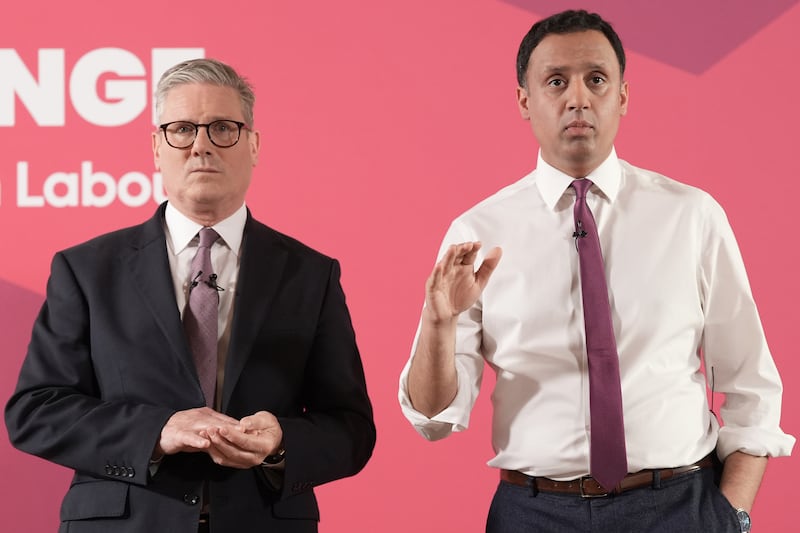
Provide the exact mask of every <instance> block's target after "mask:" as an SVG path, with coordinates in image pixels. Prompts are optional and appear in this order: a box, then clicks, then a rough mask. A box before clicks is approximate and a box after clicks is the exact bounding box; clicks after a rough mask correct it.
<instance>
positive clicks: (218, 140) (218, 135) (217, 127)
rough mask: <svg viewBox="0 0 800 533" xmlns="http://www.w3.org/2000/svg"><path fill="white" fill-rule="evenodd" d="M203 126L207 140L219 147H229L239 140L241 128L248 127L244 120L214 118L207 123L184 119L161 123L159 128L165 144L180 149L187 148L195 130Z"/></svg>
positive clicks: (191, 142)
mask: <svg viewBox="0 0 800 533" xmlns="http://www.w3.org/2000/svg"><path fill="white" fill-rule="evenodd" d="M199 128H205V129H206V132H207V133H208V138H209V140H210V141H211V142H212V143H213V144H214V146H218V147H220V148H230V147H231V146H233V145H234V144H236V143H238V142H239V137H240V136H241V135H242V128H244V129H249V128H248V127H247V125H246V124H245V123H244V122H237V121H235V120H215V121H213V122H209V123H208V124H195V123H194V122H187V121H185V120H177V121H175V122H167V123H166V124H161V125H160V126H159V129H161V130H162V131H163V132H164V139H166V140H167V144H168V145H170V146H172V147H173V148H178V149H180V150H182V149H185V148H189V147H190V146H191V145H193V144H194V140H195V139H196V138H197V130H198V129H199Z"/></svg>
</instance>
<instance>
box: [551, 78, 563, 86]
mask: <svg viewBox="0 0 800 533" xmlns="http://www.w3.org/2000/svg"><path fill="white" fill-rule="evenodd" d="M548 85H550V86H551V87H561V86H563V85H564V80H559V79H555V80H550V82H549V83H548Z"/></svg>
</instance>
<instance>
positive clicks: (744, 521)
mask: <svg viewBox="0 0 800 533" xmlns="http://www.w3.org/2000/svg"><path fill="white" fill-rule="evenodd" d="M736 518H738V519H739V527H740V528H741V531H742V533H750V526H751V525H752V523H751V522H750V515H749V514H747V511H745V510H744V509H736Z"/></svg>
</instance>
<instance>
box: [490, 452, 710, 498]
mask: <svg viewBox="0 0 800 533" xmlns="http://www.w3.org/2000/svg"><path fill="white" fill-rule="evenodd" d="M712 466H714V462H713V460H712V459H711V456H708V457H705V458H703V459H700V460H699V461H697V462H696V463H694V464H691V465H688V466H679V467H678V468H662V469H657V470H642V471H640V472H636V473H634V474H628V475H627V476H625V477H624V478H622V481H620V482H619V485H617V486H616V487H614V490H611V491H607V490H606V489H604V488H603V487H602V485H600V483H598V482H597V480H595V479H594V478H593V477H590V476H586V477H582V478H578V479H571V480H569V481H556V480H554V479H550V478H546V477H532V476H528V475H525V474H523V473H522V472H517V471H516V470H500V479H502V480H503V481H506V482H508V483H511V484H513V485H518V486H520V487H526V488H530V489H531V490H534V491H542V492H554V493H557V494H572V495H575V496H581V497H583V498H597V497H602V496H608V495H609V494H619V493H621V492H625V491H628V490H633V489H639V488H642V487H647V486H652V484H653V480H654V479H660V480H661V481H665V480H667V479H670V478H673V477H675V476H680V475H681V474H688V473H689V472H694V471H696V470H700V469H701V468H711V467H712Z"/></svg>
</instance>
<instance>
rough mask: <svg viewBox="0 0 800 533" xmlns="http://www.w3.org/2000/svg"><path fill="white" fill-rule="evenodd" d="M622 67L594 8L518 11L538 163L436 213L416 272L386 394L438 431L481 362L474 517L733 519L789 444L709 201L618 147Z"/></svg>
mask: <svg viewBox="0 0 800 533" xmlns="http://www.w3.org/2000/svg"><path fill="white" fill-rule="evenodd" d="M624 69H625V54H624V51H623V48H622V44H621V42H620V39H619V37H618V36H617V35H616V33H615V32H614V30H613V29H612V27H611V26H610V25H609V24H608V23H607V22H605V21H604V20H603V19H602V18H601V17H600V16H598V15H596V14H590V13H587V12H585V11H567V12H563V13H559V14H557V15H553V16H552V17H549V18H547V19H545V20H542V21H540V22H538V23H536V24H535V25H534V26H533V27H532V28H531V30H530V32H529V33H528V34H527V35H526V36H525V38H524V40H523V41H522V44H521V46H520V51H519V56H518V60H517V74H518V81H519V87H518V88H517V100H518V104H519V110H520V113H521V115H522V117H523V118H524V119H525V120H528V121H530V123H531V127H532V129H533V132H534V135H535V136H536V138H537V139H538V141H539V145H540V151H539V158H538V164H537V168H536V170H534V171H533V172H531V173H530V174H529V175H528V176H526V177H524V178H523V179H522V180H520V181H518V182H516V183H514V184H512V185H510V186H508V187H506V188H504V189H502V190H501V191H499V192H498V193H496V194H494V195H493V196H491V197H489V198H487V199H485V200H484V201H482V202H480V203H479V204H478V205H476V206H474V207H473V208H471V209H469V210H468V211H467V212H466V213H464V214H463V215H461V216H460V217H458V218H457V219H456V220H455V221H454V222H453V223H452V225H451V227H450V229H449V231H448V232H447V235H446V236H445V238H444V242H443V244H442V248H441V250H440V253H439V261H438V262H437V264H436V266H435V267H434V269H433V272H432V274H431V275H430V277H429V278H428V280H427V283H426V298H425V307H424V309H423V312H422V317H421V321H420V326H419V330H418V332H417V338H416V339H415V343H414V347H413V349H412V356H411V358H410V360H409V362H408V364H407V365H406V368H405V369H404V371H403V373H402V376H401V378H400V403H401V406H402V409H403V412H404V414H405V415H406V417H407V418H408V419H409V420H410V421H411V422H412V424H413V425H414V427H415V428H416V429H417V431H418V432H419V433H421V434H422V435H423V436H425V437H426V438H427V439H430V440H436V439H441V438H444V437H446V436H448V435H449V434H451V433H452V432H454V431H463V430H464V429H466V427H467V425H468V423H469V414H470V411H471V409H472V406H473V405H474V402H475V399H476V396H477V394H478V391H479V389H480V383H481V379H482V374H483V369H484V364H485V363H488V365H489V366H490V367H491V368H492V369H493V370H494V371H495V373H496V376H497V379H496V384H495V387H494V392H493V394H492V401H493V406H494V413H493V417H494V421H493V426H492V428H493V433H492V444H493V447H494V450H495V454H496V455H495V457H494V458H492V459H491V460H490V461H489V465H490V466H492V467H495V468H497V469H498V470H499V471H500V478H501V482H500V485H499V486H498V488H497V491H496V493H495V497H494V499H493V501H492V505H491V508H490V510H489V517H488V522H487V531H488V532H490V533H512V532H513V533H516V532H520V531H526V532H527V531H543V532H547V533H558V532H565V533H567V532H568V533H574V532H578V531H586V532H589V531H603V532H607V531H637V532H638V531H642V532H645V531H646V532H665V533H667V532H703V533H708V532H733V531H749V520H750V519H749V515H748V513H749V511H750V509H751V507H752V504H753V501H754V499H755V496H756V492H757V490H758V487H759V483H760V481H761V478H762V476H763V473H764V469H765V467H766V462H767V457H768V456H782V455H789V453H790V452H791V449H792V447H793V445H794V438H793V437H791V436H789V435H786V434H784V433H783V431H781V429H780V427H779V421H780V406H781V394H782V385H781V381H780V377H779V375H778V372H777V370H776V368H775V364H774V362H773V360H772V356H771V354H770V352H769V350H768V348H767V344H766V341H765V339H764V334H763V330H762V327H761V324H760V319H759V316H758V312H757V310H756V306H755V303H754V301H753V297H752V294H751V291H750V288H749V285H748V281H747V277H746V274H745V270H744V265H743V262H742V259H741V256H740V254H739V250H738V247H737V244H736V241H735V239H734V236H733V233H732V231H731V228H730V226H729V224H728V221H727V219H726V217H725V214H724V212H723V210H722V208H721V207H720V206H719V205H718V204H717V203H716V202H715V201H714V200H713V199H712V198H711V197H710V196H709V195H708V194H706V193H704V192H702V191H700V190H698V189H696V188H694V187H690V186H688V185H684V184H681V183H679V182H676V181H674V180H672V179H669V178H667V177H665V176H662V175H660V174H657V173H655V172H651V171H647V170H643V169H640V168H637V167H634V166H632V165H630V164H629V163H627V162H625V161H622V160H620V159H618V158H617V155H616V152H615V149H614V138H615V137H616V134H617V130H618V127H619V122H620V119H621V117H622V116H623V115H624V114H625V113H626V111H627V107H628V83H627V81H625V79H624V77H623V73H624ZM483 245H487V246H485V247H484V246H483ZM501 247H502V248H501ZM487 249H488V251H485V250H487ZM501 255H502V261H501ZM478 265H479V266H478ZM476 267H477V269H476ZM701 354H702V356H701ZM702 363H705V368H706V369H707V370H708V375H709V382H710V383H712V385H713V386H714V387H715V389H716V391H717V392H723V393H725V395H726V401H725V404H724V405H723V406H722V409H721V412H720V415H721V417H722V419H723V421H724V426H722V427H720V424H719V423H718V422H717V419H716V417H715V416H714V413H712V412H711V411H710V409H709V407H708V398H707V396H708V394H707V389H706V381H705V378H704V376H703V374H702V372H701V367H702ZM712 376H713V379H712ZM719 465H722V466H721V467H720V468H714V467H715V466H719ZM718 473H720V475H721V479H718V477H717V474H718Z"/></svg>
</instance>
